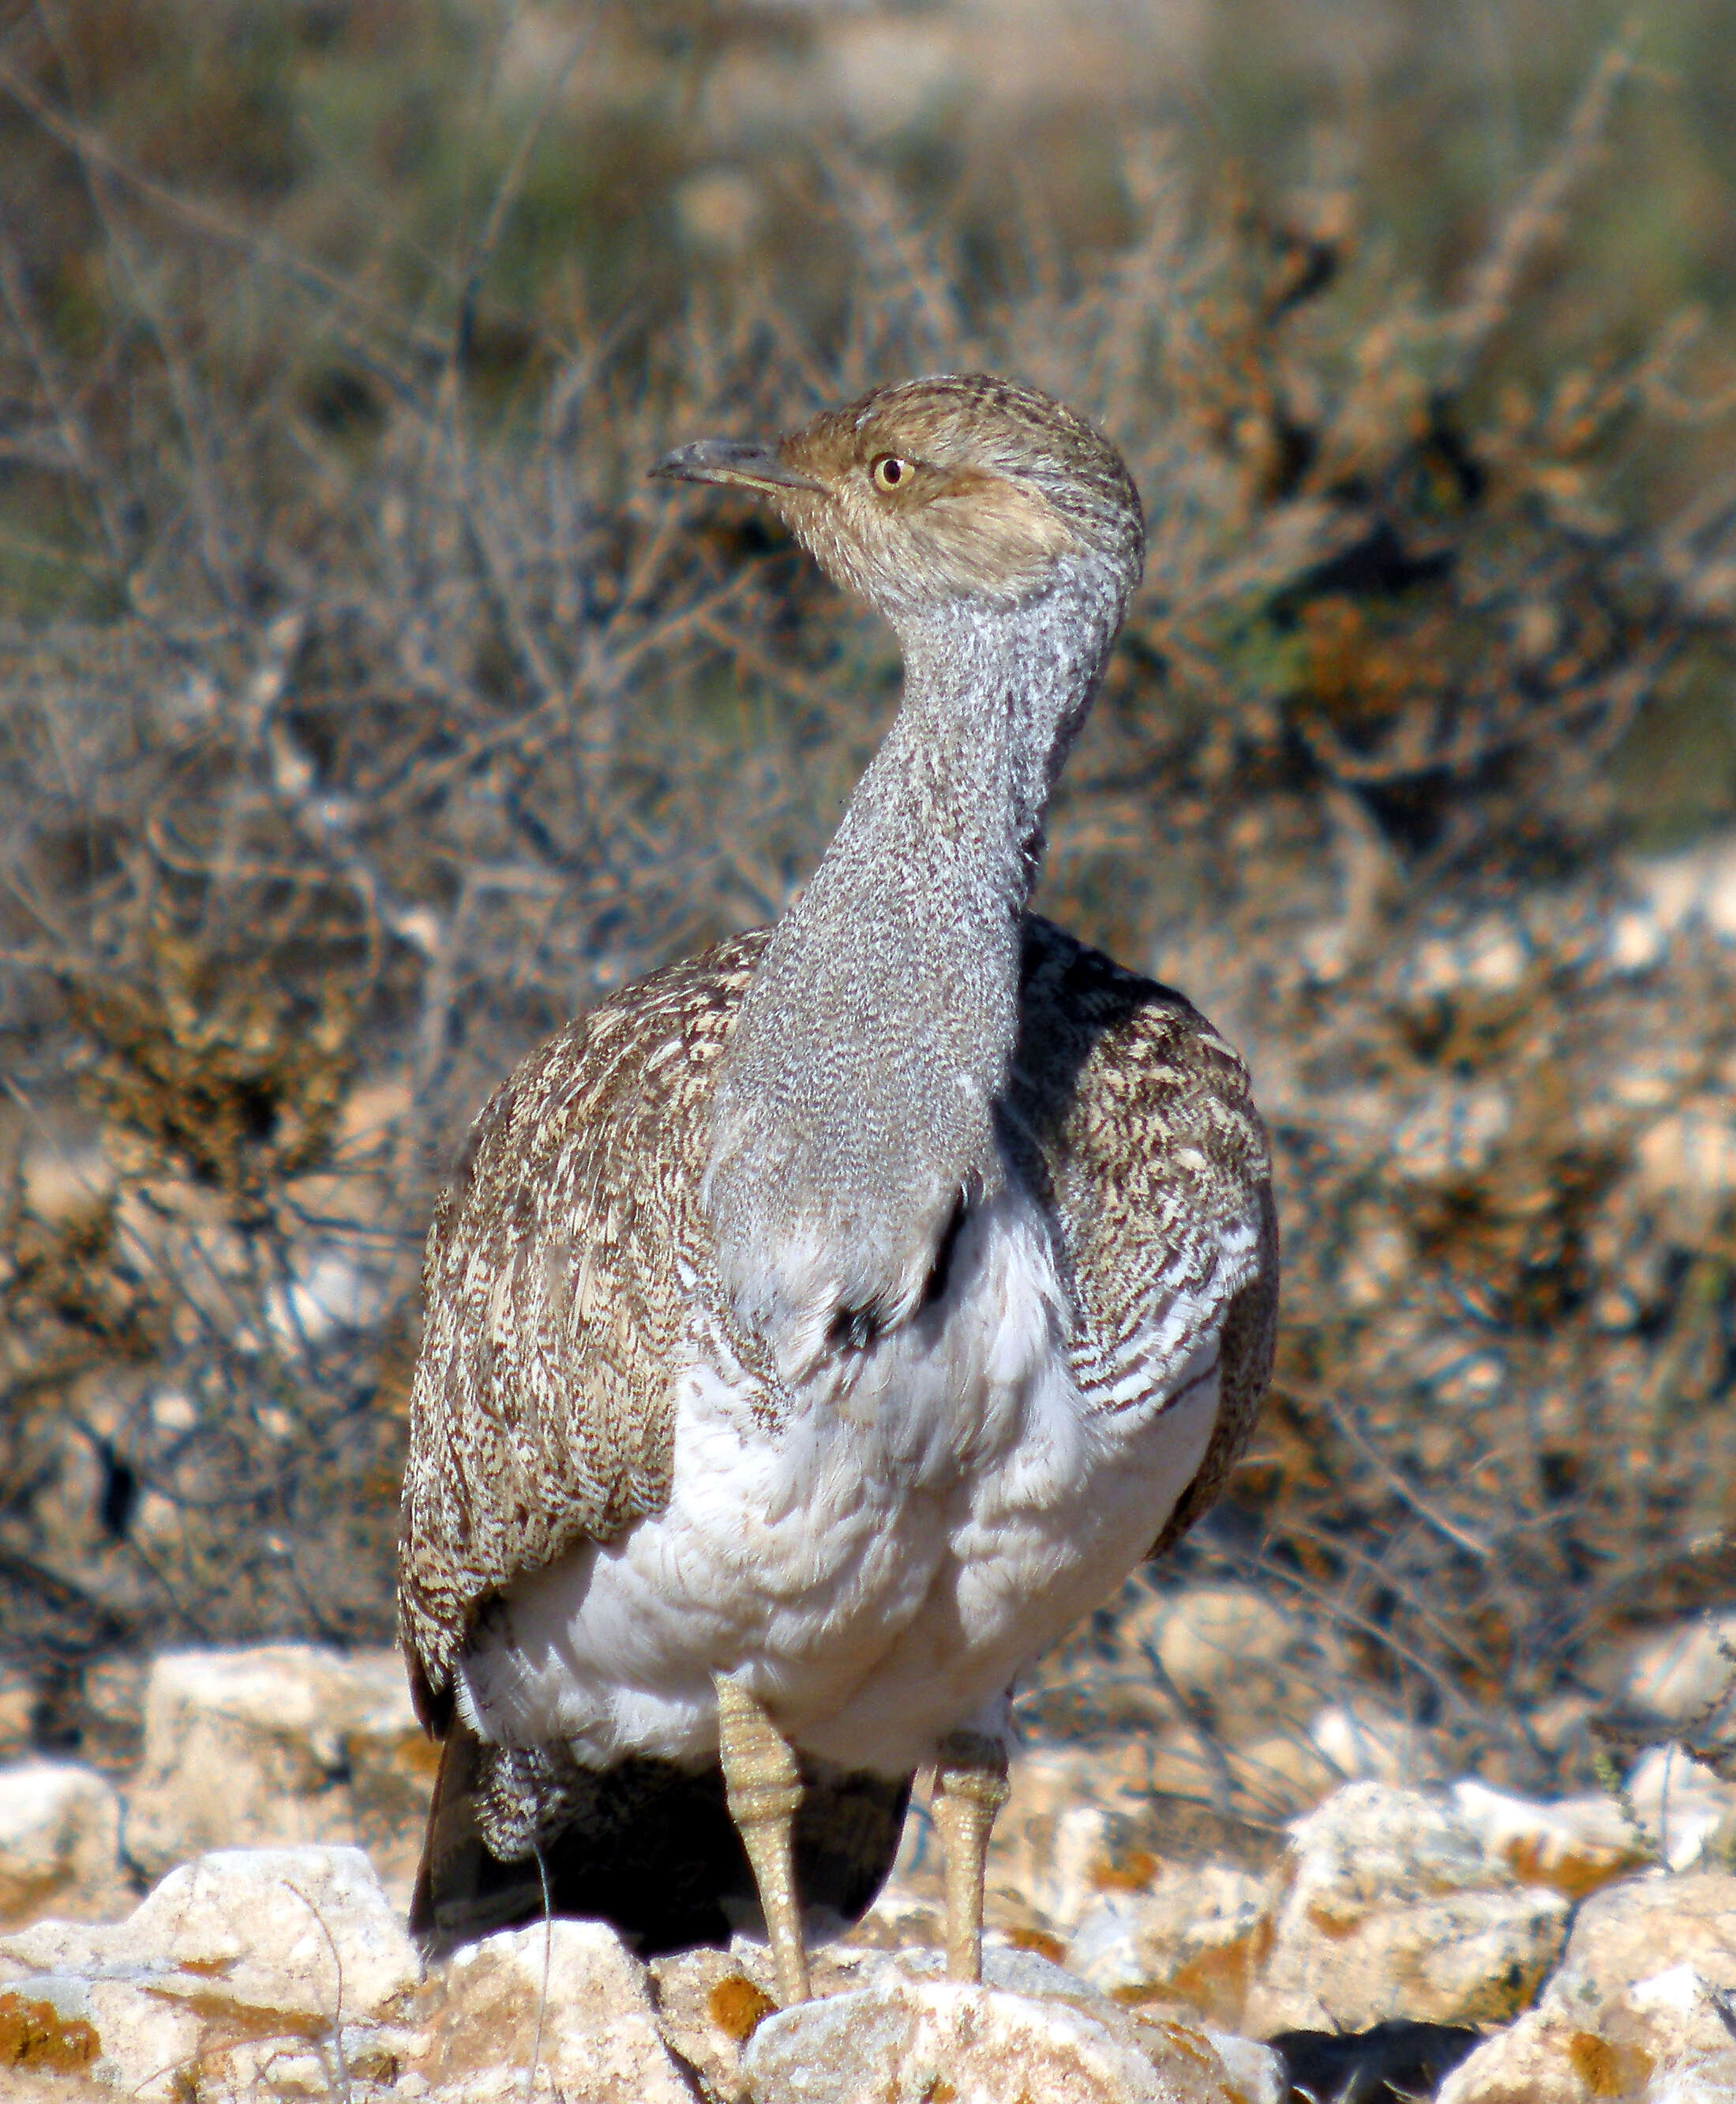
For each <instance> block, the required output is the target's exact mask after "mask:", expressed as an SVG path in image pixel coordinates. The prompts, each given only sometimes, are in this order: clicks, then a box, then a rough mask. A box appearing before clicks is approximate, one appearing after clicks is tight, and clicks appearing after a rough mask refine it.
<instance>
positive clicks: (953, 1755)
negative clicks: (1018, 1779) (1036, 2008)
mask: <svg viewBox="0 0 1736 2104" xmlns="http://www.w3.org/2000/svg"><path fill="white" fill-rule="evenodd" d="M1006 1801H1007V1750H1006V1748H1005V1746H1004V1745H1003V1744H1002V1743H1001V1742H1000V1741H999V1740H998V1739H994V1738H990V1736H988V1735H987V1734H986V1732H950V1733H949V1734H948V1736H946V1738H945V1739H944V1740H942V1741H941V1750H940V1756H939V1759H937V1762H936V1763H935V1769H934V1808H933V1809H934V1823H935V1825H936V1826H937V1828H938V1829H939V1830H940V1836H941V1849H942V1851H943V1852H944V1855H945V1859H946V1977H947V1978H948V1979H949V1980H966V1981H971V1982H972V1983H973V1985H976V1986H981V1984H982V1888H983V1879H984V1873H985V1870H986V1865H987V1861H988V1853H989V1835H990V1832H991V1830H993V1828H994V1825H995V1813H996V1812H999V1810H1000V1808H1001V1807H1002V1805H1004V1803H1006Z"/></svg>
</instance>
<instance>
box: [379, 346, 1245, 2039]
mask: <svg viewBox="0 0 1736 2104" xmlns="http://www.w3.org/2000/svg"><path fill="white" fill-rule="evenodd" d="M653 473H655V474H657V475H661V476H666V477H669V478H671V479H675V480H679V481H688V482H707V483H721V484H725V485H727V486H728V487H729V488H737V489H745V490H750V491H753V492H754V493H757V494H758V495H759V496H761V497H763V498H765V499H766V500H767V501H768V502H769V503H770V504H771V505H772V508H773V509H774V510H776V511H777V513H778V514H779V515H781V517H782V518H783V519H784V520H785V521H786V523H787V524H788V525H789V526H790V528H791V529H792V530H793V531H794V533H795V535H796V537H798V538H799V540H800V541H801V542H803V544H804V545H805V546H807V547H808V549H809V551H811V552H812V554H813V555H814V556H815V557H816V558H817V560H818V561H819V563H820V564H821V568H824V569H825V570H826V572H827V573H828V574H829V575H830V577H833V578H835V580H836V581H837V582H839V584H841V585H844V586H847V587H848V588H849V589H851V590H852V591H856V592H857V593H860V594H861V595H862V596H863V597H864V598H866V600H868V601H869V602H870V604H872V605H873V606H875V607H876V608H879V611H880V612H881V613H884V615H885V616H886V617H887V618H888V620H889V621H890V622H891V623H892V626H893V627H894V629H895V630H896V631H897V635H898V637H899V640H900V641H901V644H902V645H903V650H904V658H905V687H904V697H903V702H902V705H901V707H900V709H899V711H898V714H897V718H896V720H894V722H893V724H892V727H891V729H890V730H889V731H888V733H887V735H886V737H885V739H884V742H883V743H882V744H881V746H880V747H879V751H878V752H877V753H876V754H875V758H874V760H872V762H871V763H870V765H869V767H868V768H867V769H866V772H865V773H864V774H863V776H862V778H861V782H859V784H858V785H857V789H856V792H855V794H854V795H853V796H852V798H851V800H850V803H849V806H848V809H847V810H846V812H845V814H844V820H843V822H842V824H841V825H840V826H839V829H838V832H837V836H836V837H835V839H834V840H833V841H832V844H831V845H830V848H829V849H827V851H826V854H825V855H824V857H823V858H821V862H820V864H819V867H818V868H817V870H816V871H815V872H814V875H813V877H812V880H811V882H810V883H809V884H808V887H807V889H806V890H805V891H804V892H803V894H802V895H801V897H800V898H799V900H798V901H797V903H795V905H793V906H792V907H790V909H789V911H788V912H786V913H785V914H784V916H782V918H781V920H780V921H778V923H777V925H776V927H774V928H772V929H770V930H764V929H761V930H759V931H756V932H754V933H752V934H745V935H741V936H738V937H737V938H734V939H733V940H732V941H729V942H726V943H722V944H720V945H719V947H717V948H715V949H714V950H711V951H710V952H707V953H706V955H705V956H700V957H697V958H693V959H692V960H690V961H688V962H686V963H683V964H678V965H671V966H670V968H669V969H667V970H664V971H661V972H658V973H657V974H654V975H653V976H652V977H651V978H647V979H643V980H641V981H639V983H637V984H635V985H633V986H630V987H627V988H626V989H625V992H621V993H619V994H617V995H615V996H613V997H612V998H611V999H610V1000H608V1001H604V1002H603V1004H602V1005H601V1006H600V1007H599V1008H597V1009H596V1010H594V1011H593V1012H592V1013H591V1014H590V1015H589V1016H587V1017H586V1018H585V1019H584V1020H583V1021H582V1022H579V1023H573V1024H572V1025H571V1026H570V1027H568V1029H566V1030H565V1031H563V1032H562V1033H561V1034H560V1035H559V1036H557V1037H555V1038H554V1039H553V1040H551V1041H550V1042H549V1043H548V1044H546V1045H544V1046H543V1048H542V1049H541V1050H540V1051H538V1052H536V1053H534V1054H532V1056H531V1058H530V1059H527V1061H526V1062H525V1063H523V1065H522V1066H521V1067H520V1068H519V1069H518V1071H517V1072H515V1073H514V1075H513V1076H512V1077H511V1078H510V1080H509V1081H507V1082H506V1084H505V1086H504V1087H503V1088H502V1089H501V1090H500V1092H499V1093H498V1094H496V1096H495V1098H494V1099H493V1100H492V1102H491V1103H489V1104H488V1106H487V1108H486V1109H485V1110H484V1111H483V1112H482V1114H481V1116H480V1117H479V1119H478V1120H477V1122H476V1125H475V1126H474V1130H473V1132H472V1134H471V1141H470V1149H469V1156H468V1162H467V1166H465V1168H464V1169H463V1170H462V1171H461V1175H460V1176H459V1178H458V1179H457V1183H456V1188H454V1189H453V1190H452V1192H449V1193H448V1194H447V1197H446V1198H445V1200H444V1201H443V1203H442V1205H441V1206H440V1209H439V1210H438V1214H437V1215H436V1218H435V1220H434V1227H433V1230H432V1232H431V1233H430V1238H429V1244H428V1255H427V1263H426V1269H425V1286H426V1331H425V1339H424V1342H423V1345H422V1353H421V1363H420V1365H419V1366H418V1367H417V1370H416V1384H415V1393H414V1399H413V1402H412V1412H411V1443H410V1458H409V1464H408V1469H407V1475H406V1478H405V1484H404V1502H403V1538H402V1543H401V1553H400V1563H399V1591H398V1600H399V1614H400V1622H401V1628H402V1633H403V1644H404V1648H405V1651H406V1652H407V1656H408V1660H409V1666H410V1673H411V1677H412V1683H413V1685H414V1689H415V1693H416V1703H417V1706H418V1708H419V1710H420V1711H421V1715H422V1717H423V1718H424V1720H425V1723H427V1724H428V1725H429V1726H430V1727H431V1728H432V1729H433V1730H434V1732H437V1733H439V1734H443V1736H444V1738H445V1741H446V1744H445V1750H444V1754H443V1759H442V1763H441V1768H440V1776H439V1781H438V1789H437V1791H436V1795H435V1800H434V1810H433V1812H432V1814H431V1816H430V1823H429V1830H428V1838H427V1842H426V1844H425V1849H424V1852H423V1859H422V1865H421V1874H420V1877H419V1879H418V1883H417V1886H416V1897H415V1901H414V1905H413V1909H412V1927H413V1928H415V1929H416V1931H417V1932H418V1933H419V1934H420V1935H421V1937H422V1938H423V1939H424V1941H425V1944H426V1945H427V1946H429V1947H430V1948H433V1949H438V1948H442V1947H449V1946H452V1945H453V1944H455V1943H456V1942H458V1941H461V1940H463V1939H465V1937H472V1936H475V1935H479V1934H481V1933H483V1932H485V1931H486V1930H487V1929H490V1928H495V1927H498V1926H501V1925H502V1924H504V1923H507V1922H510V1921H516V1920H520V1919H527V1918H529V1917H530V1916H532V1915H535V1914H536V1913H538V1912H540V1911H541V1908H542V1906H544V1904H545V1901H550V1902H552V1905H553V1906H554V1909H555V1910H557V1911H559V1912H562V1913H570V1914H578V1915H602V1916H604V1917H606V1918H608V1919H611V1920H612V1921H614V1922H615V1923H617V1925H618V1926H619V1927H620V1928H621V1929H622V1931H623V1932H625V1933H626V1934H628V1935H629V1936H630V1937H632V1938H633V1939H634V1940H635V1941H636V1942H637V1943H638V1945H639V1947H640V1948H641V1949H642V1950H647V1951H650V1950H657V1949H667V1948H670V1947H672V1946H677V1945H679V1944H683V1943H688V1942H698V1941H708V1940H716V1939H719V1938H722V1937H727V1936H728V1934H729V1933H730V1932H731V1929H732V1926H741V1925H743V1924H746V1925H750V1926H752V1925H754V1924H755V1923H757V1921H758V1920H759V1919H761V1918H763V1922H764V1923H765V1925H766V1928H767V1929H768V1933H769V1936H770V1939H771V1942H772V1952H773V1955H774V1959H775V1963H776V1968H777V1981H778V1988H779V1992H780V1995H781V1997H782V1999H784V2000H786V2001H790V2000H794V1999H799V1998H801V1997H802V1996H803V1995H805V1994H806V1992H807V1990H808V1973H807V1959H806V1955H805V1949H804V1942H803V1917H804V1913H805V1914H806V1915H807V1917H808V1921H809V1923H810V1924H811V1925H812V1924H813V1923H817V1922H821V1923H823V1922H824V1921H826V1919H837V1918H841V1919H844V1920H852V1919H855V1918H857V1916H858V1915H860V1914H861V1911H862V1910H864V1909H865V1908H866V1906H868V1904H869V1903H870V1901H871V1900H872V1898H873V1897H874V1895H875V1892H877V1891H878V1890H879V1887H880V1884H881V1883H882V1882H883V1881H884V1878H885V1876H886V1874H887V1872H888V1869H889V1868H890V1866H891V1863H892V1857H893V1854H894V1852H895V1850H896V1848H897V1841H898V1833H899V1829H900V1826H901V1822H902V1820H903V1816H904V1811H905V1807H906V1801H907V1799H908V1797H909V1794H910V1782H911V1778H912V1776H913V1774H914V1773H915V1771H917V1770H919V1769H921V1768H924V1767H932V1769H933V1772H934V1778H935V1795H934V1815H935V1819H936V1822H937V1826H938V1829H939V1831H940V1834H941V1841H942V1844H943V1848H944V1852H945V1861H946V1909H947V1962H948V1970H949V1972H950V1973H951V1975H952V1976H953V1977H957V1978H964V1979H977V1978H980V1977H981V1970H982V1894H983V1868H984V1857H985V1852H986V1848H987V1845H988V1837H989V1830H990V1824H991V1822H992V1821H993V1818H994V1815H995V1810H996V1808H997V1807H998V1805H999V1803H1000V1802H1001V1801H1002V1799H1004V1795H1005V1793H1006V1768H1007V1742H1008V1726H1009V1718H1008V1690H1009V1686H1010V1683H1012V1681H1013V1677H1014V1675H1015V1674H1017V1672H1018V1671H1019V1670H1020V1669H1021V1668H1022V1667H1023V1666H1024V1665H1026V1664H1027V1663H1028V1662H1029V1661H1030V1660H1031V1659H1033V1658H1034V1657H1035V1656H1036V1655H1037V1654H1038V1653H1039V1652H1041V1651H1043V1650H1044V1648H1045V1647H1047V1646H1048V1644H1050V1643H1052V1642H1053V1640H1054V1639H1055V1638H1057V1637H1058V1636H1059V1635H1060V1634H1061V1633H1062V1631H1063V1630H1064V1629H1066V1627H1067V1626H1068V1625H1069V1624H1070V1623H1071V1622H1073V1621H1074V1620H1075V1619H1076V1618H1077V1617H1078V1616H1080V1615H1081V1614H1083V1613H1084V1612H1085V1611H1087V1610H1088V1609H1090V1608H1091V1607H1094V1606H1096V1605H1097V1603H1100V1602H1101V1601H1102V1600H1103V1599H1104V1598H1106V1596H1107V1595H1108V1594H1110V1593H1111V1591H1112V1590H1113V1589H1115V1586H1116V1585H1119V1582H1120V1581H1121V1580H1122V1579H1123V1578H1124V1576H1126V1574H1127V1573H1128V1571H1129V1570H1131V1569H1132V1568H1133V1566H1134V1565H1135V1564H1136V1563H1137V1562H1139V1561H1140V1559H1141V1558H1143V1557H1145V1556H1146V1555H1148V1554H1150V1553H1152V1551H1153V1549H1154V1547H1155V1548H1162V1547H1163V1546H1164V1545H1166V1544H1168V1542H1171V1541H1173V1540H1175V1538H1176V1537H1177V1536H1178V1535H1179V1534H1181V1533H1182V1531H1183V1530H1184V1529H1185V1528H1186V1527H1187V1526H1188V1525H1189V1524H1190V1523H1191V1522H1192V1521H1193V1520H1194V1519H1195V1518H1196V1517H1197V1516H1198V1515H1199V1514H1200V1512H1201V1511H1203V1510H1204V1509H1205V1507H1206V1506H1207V1505H1208V1504H1209V1503H1210V1501H1211V1500H1212V1498H1213V1496H1214V1494H1215V1493H1216V1491H1217V1489H1218V1487H1219V1486H1220V1485H1221V1484H1222V1481H1223V1478H1224V1475H1225V1473H1226V1470H1227V1469H1228V1468H1229V1466H1230V1464H1231V1461H1232V1460H1234V1458H1235V1455H1236V1453H1237V1451H1238V1450H1239V1449H1240V1447H1241V1445H1242V1443H1243V1441H1244V1438H1245V1437H1246V1435H1247V1433H1248V1431H1249V1425H1250V1422H1251V1420H1252V1418H1253V1413H1254V1411H1255V1409H1256V1407H1257V1403H1258V1401H1259V1397H1260V1395H1261V1393H1262V1390H1263V1389H1264V1388H1265V1385H1266V1376H1267V1373H1268V1371H1269V1367H1270V1362H1271V1343H1272V1331H1273V1323H1274V1317H1275V1303H1276V1294H1277V1249H1276V1237H1275V1227H1274V1219H1273V1211H1272V1202H1271V1185H1270V1179H1269V1168H1268V1157H1267V1145H1266V1134H1265V1132H1264V1130H1263V1128H1262V1124H1261V1121H1260V1119H1259V1117H1258V1115H1257V1112H1256V1111H1255V1109H1254V1108H1253V1103H1252V1102H1251V1100H1250V1098H1249V1083H1248V1077H1247V1074H1246V1072H1245V1070H1244V1067H1243V1065H1242V1063H1241V1061H1240V1059H1238V1057H1237V1056H1236V1054H1235V1052H1234V1051H1233V1050H1231V1048H1230V1046H1229V1045H1226V1044H1225V1043H1224V1042H1223V1041H1222V1039H1221V1038H1219V1037H1218V1036H1216V1035H1215V1034H1214V1033H1213V1031H1212V1029H1211V1027H1210V1026H1209V1024H1208V1023H1206V1022H1205V1021H1204V1019H1203V1018H1202V1017H1201V1016H1200V1014H1198V1013H1197V1012H1196V1011H1195V1010H1194V1009H1193V1008H1192V1007H1191V1006H1190V1005H1189V1004H1188V1003H1187V1002H1186V1001H1185V1000H1183V999H1182V996H1180V995H1178V994H1176V993H1173V992H1169V991H1168V990H1167V989H1166V988H1164V987H1160V986H1157V985H1155V984H1153V983H1151V981H1149V980H1146V979H1143V978H1137V977H1135V976H1134V975H1133V974H1131V973H1129V972H1127V971H1124V970H1122V969H1121V968H1120V967H1119V966H1118V965H1115V964H1113V963H1111V961H1110V960H1109V959H1108V958H1107V957H1105V956H1101V955H1099V954H1098V953H1097V952H1094V951H1092V950H1089V949H1087V948H1085V947H1084V946H1083V945H1081V944H1080V943H1078V942H1076V941H1075V939H1074V938H1072V937H1071V936H1070V935H1067V934H1063V933H1062V931H1061V930H1060V929H1057V928H1055V927H1053V926H1052V925H1050V924H1049V923H1048V922H1047V921H1043V920H1040V919H1039V918H1038V917H1037V916H1035V915H1034V914H1032V913H1030V912H1029V911H1028V910H1027V900H1028V898H1029V895H1030V889H1031V885H1032V882H1033V880H1034V879H1035V876H1036V873H1037V869H1038V866H1039V862H1040V860H1041V858H1042V852H1043V845H1044V834H1043V826H1044V811H1045V808H1046V806H1047V805H1048V800H1049V796H1050V792H1051V791H1052V790H1053V787H1054V785H1055V781H1056V778H1057V774H1058V773H1059V772H1060V769H1061V766H1062V762H1063V760H1065V758H1066V753H1067V750H1068V748H1069V747H1070V746H1071V743H1072V742H1073V739H1074V738H1075V734H1076V733H1077V732H1078V730H1079V725H1080V724H1081V722H1082V720H1084V715H1085V713H1086V711H1087V710H1088V707H1090V704H1091V702H1092V698H1093V695H1094V693H1095V692H1096V690H1097V685H1098V682H1099V680H1100V678H1101V675H1102V669H1103V665H1104V662H1105V659H1106V657H1107V654H1108V652H1109V649H1110V647H1111V644H1112V643H1113V641H1114V640H1115V634H1116V632H1117V631H1118V629H1119V626H1120V623H1121V619H1122V616H1123V613H1124V610H1125V608H1126V604H1127V601H1128V595H1129V594H1130V593H1131V592H1132V591H1133V587H1134V586H1135V585H1136V584H1137V582H1138V578H1139V575H1140V572H1141V568H1142V564H1143V560H1144V553H1145V533H1144V527H1143V523H1142V516H1141V512H1140V506H1139V498H1138V494H1137V491H1136V490H1135V488H1134V487H1133V481H1132V479H1131V478H1130V477H1129V475H1128V472H1127V470H1126V468H1125V467H1124V465H1123V463H1122V461H1121V459H1120V457H1119V455H1118V454H1117V453H1116V452H1115V449H1114V448H1113V447H1111V445H1109V444H1107V443H1106V441H1105V440H1104V439H1102V438H1101V437H1100V436H1099V435H1097V432H1096V431H1094V430H1093V429H1092V428H1091V427H1090V426H1088V424H1086V423H1084V421H1081V419H1080V418H1079V417H1076V416H1075V415H1073V414H1072V413H1071V412H1070V411H1069V410H1067V409H1066V408H1063V407H1062V404H1061V403H1058V402H1056V401H1053V400H1051V399H1049V398H1048V396H1046V395H1044V394H1038V393H1036V392H1035V391H1034V390H1030V389H1028V388H1025V387H1021V386H1013V385H1012V384H1010V383H1009V382H1008V381H1003V380H997V379H993V378H989V377H980V376H971V377H955V376H948V377H941V378H935V379H926V380H917V381H910V383H908V384H907V385H905V386H896V387H888V388H884V389H882V390H879V391H877V392H876V393H874V394H869V395H867V396H866V397H865V398H864V399H862V400H861V401H859V402H857V403H852V404H851V405H850V406H849V407H848V408H844V409H839V410H835V411H832V412H828V413H826V414H823V415H821V416H817V417H814V418H813V419H812V421H811V422H809V423H808V424H806V425H804V426H803V428H802V429H801V430H798V431H796V432H795V433H793V434H792V435H790V436H788V437H786V438H784V439H780V440H779V441H777V443H776V444H767V445H759V444H743V443H740V442H738V441H737V440H734V439H704V440H701V442H700V443H699V444H697V445H690V446H687V447H684V448H682V449H681V450H680V451H679V452H674V453H671V454H670V456H669V457H668V458H667V459H666V460H665V461H662V462H661V463H660V465H659V466H657V468H656V469H655V470H653Z"/></svg>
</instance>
